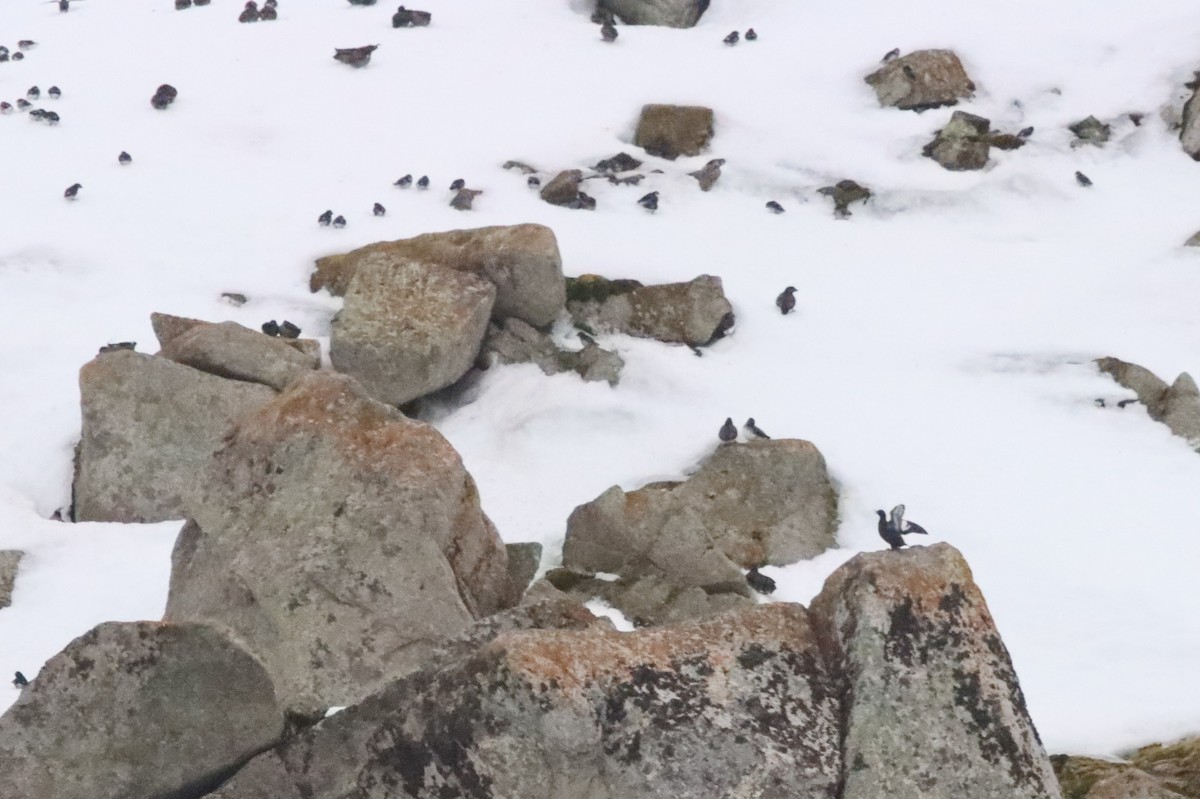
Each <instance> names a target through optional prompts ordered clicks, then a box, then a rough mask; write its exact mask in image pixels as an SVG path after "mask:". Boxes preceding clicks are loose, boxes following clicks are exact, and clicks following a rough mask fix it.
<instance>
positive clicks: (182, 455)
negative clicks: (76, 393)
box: [74, 350, 275, 522]
mask: <svg viewBox="0 0 1200 799" xmlns="http://www.w3.org/2000/svg"><path fill="white" fill-rule="evenodd" d="M79 390H80V395H81V406H82V415H83V429H82V433H81V437H80V441H79V449H78V455H77V463H76V475H75V486H74V499H75V519H76V520H77V521H96V522H160V521H164V520H166V519H181V518H183V517H184V516H186V515H187V509H188V507H189V505H188V503H189V500H190V499H191V498H192V496H193V494H194V493H195V492H196V490H197V489H198V487H199V483H198V481H197V480H196V475H197V474H200V473H201V472H203V470H204V469H205V467H206V466H207V465H208V462H209V460H210V459H211V457H212V454H213V452H215V451H216V450H217V448H218V447H220V446H221V440H222V439H223V438H224V436H225V434H226V433H228V432H229V430H230V428H231V427H232V426H233V424H234V422H236V421H237V420H238V419H239V418H241V417H242V416H243V415H245V414H246V413H248V412H250V411H252V410H254V409H256V408H260V407H262V406H263V405H265V404H266V403H267V402H269V401H270V400H271V399H272V398H274V397H275V392H274V391H272V390H271V389H269V388H267V387H265V386H258V385H254V384H252V383H241V382H236V381H233V380H225V379H222V378H219V377H215V376H213V375H209V374H205V373H204V372H200V371H198V370H196V369H192V368H191V367H188V366H183V365H181V364H177V363H174V362H172V361H169V360H167V359H165V358H157V357H153V356H150V355H143V354H141V353H137V352H133V351H131V350H121V351H117V352H110V353H105V354H102V355H98V356H96V358H95V359H94V360H92V361H91V362H90V363H87V364H85V365H84V366H83V368H82V369H80V371H79Z"/></svg>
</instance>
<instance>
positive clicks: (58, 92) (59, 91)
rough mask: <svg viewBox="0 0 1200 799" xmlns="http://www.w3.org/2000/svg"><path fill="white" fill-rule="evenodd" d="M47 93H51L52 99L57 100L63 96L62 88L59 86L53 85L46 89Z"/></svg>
mask: <svg viewBox="0 0 1200 799" xmlns="http://www.w3.org/2000/svg"><path fill="white" fill-rule="evenodd" d="M46 94H48V95H50V99H51V100H57V99H58V98H60V97H62V89H60V88H58V87H57V86H51V87H50V88H49V89H47V90H46Z"/></svg>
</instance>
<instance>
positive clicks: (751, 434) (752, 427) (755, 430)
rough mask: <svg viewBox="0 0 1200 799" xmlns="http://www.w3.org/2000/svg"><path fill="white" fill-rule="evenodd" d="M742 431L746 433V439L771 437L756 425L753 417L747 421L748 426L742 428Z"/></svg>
mask: <svg viewBox="0 0 1200 799" xmlns="http://www.w3.org/2000/svg"><path fill="white" fill-rule="evenodd" d="M742 430H744V431H746V437H747V438H750V439H754V438H770V436H769V435H767V434H766V433H764V432H763V431H762V428H760V427H759V426H758V425H756V424H755V423H754V417H753V416H751V417H750V418H749V419H747V420H746V424H745V425H743V426H742Z"/></svg>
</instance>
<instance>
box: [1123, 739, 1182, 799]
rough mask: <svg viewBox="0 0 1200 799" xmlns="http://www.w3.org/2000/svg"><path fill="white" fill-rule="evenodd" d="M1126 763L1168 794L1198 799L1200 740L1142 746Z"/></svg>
mask: <svg viewBox="0 0 1200 799" xmlns="http://www.w3.org/2000/svg"><path fill="white" fill-rule="evenodd" d="M1129 759H1130V761H1131V762H1132V763H1133V764H1134V765H1135V766H1137V767H1138V768H1140V769H1142V770H1143V771H1146V772H1147V773H1149V774H1151V775H1153V776H1155V777H1157V778H1158V779H1160V780H1162V781H1163V783H1164V785H1166V786H1167V787H1168V788H1170V789H1171V790H1174V791H1177V792H1178V793H1180V794H1182V795H1184V796H1187V797H1190V799H1200V736H1193V737H1190V738H1184V739H1183V740H1182V741H1176V742H1175V743H1172V744H1151V745H1150V746H1143V747H1142V748H1141V749H1139V750H1137V751H1136V752H1134V753H1133V755H1132V756H1130V758H1129Z"/></svg>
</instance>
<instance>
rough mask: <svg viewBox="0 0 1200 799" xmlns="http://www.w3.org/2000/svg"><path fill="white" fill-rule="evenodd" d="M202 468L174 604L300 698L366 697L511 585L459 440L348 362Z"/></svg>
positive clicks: (303, 383) (295, 387) (270, 411)
mask: <svg viewBox="0 0 1200 799" xmlns="http://www.w3.org/2000/svg"><path fill="white" fill-rule="evenodd" d="M202 475H203V478H202V479H200V480H199V482H201V483H202V485H203V491H202V493H201V496H200V497H199V500H198V501H197V502H196V504H195V511H194V513H193V514H192V519H191V521H189V522H188V524H187V525H186V526H185V528H184V530H183V532H182V533H180V536H179V540H178V541H177V542H176V545H175V551H174V554H173V555H172V568H171V589H170V596H169V599H168V602H167V614H166V617H167V619H168V620H172V621H176V620H181V621H182V620H188V621H191V620H195V621H207V622H211V623H215V624H222V625H226V626H228V627H229V628H230V629H232V630H233V631H234V632H235V633H236V634H237V636H238V637H239V640H242V641H244V642H245V643H246V645H247V646H248V647H249V648H250V649H251V650H252V651H254V652H255V653H256V654H258V655H259V656H260V657H261V658H262V659H263V662H264V663H265V664H266V667H267V670H268V672H269V673H270V674H271V676H272V678H273V679H274V681H275V686H276V691H277V692H278V693H279V696H280V700H281V701H282V702H283V703H284V705H285V706H286V707H288V708H291V709H294V710H298V711H302V712H304V713H311V712H314V711H317V712H321V711H323V710H324V709H325V708H327V707H329V706H331V705H348V704H352V703H354V702H357V701H359V700H360V699H362V698H363V697H364V696H366V695H367V694H369V693H371V692H372V691H374V690H377V689H378V688H380V687H381V686H382V685H384V684H385V683H386V682H387V681H388V680H389V679H390V678H392V677H394V676H397V675H399V674H403V673H407V672H408V671H411V670H412V669H414V668H416V667H417V666H418V665H420V664H421V663H422V662H423V660H424V659H425V658H426V657H427V656H428V655H429V654H430V653H431V651H433V650H434V648H435V647H436V645H437V644H438V642H440V641H442V640H444V639H446V638H448V637H451V636H454V635H456V634H458V633H460V632H462V631H463V630H465V629H466V628H467V627H468V626H469V625H470V624H471V623H472V622H473V621H474V620H475V619H477V618H481V617H483V616H487V615H489V614H491V613H494V612H496V611H497V610H500V609H501V608H502V607H503V606H504V604H505V603H506V601H507V600H509V598H510V596H511V593H512V592H511V590H510V582H509V581H510V578H509V575H508V566H507V560H506V554H505V549H504V545H503V543H502V542H501V540H500V537H499V536H498V535H497V533H496V530H495V528H494V527H493V526H492V524H491V522H490V521H489V520H488V519H487V517H486V516H485V515H484V514H483V511H482V509H481V508H480V506H479V492H478V490H477V489H476V487H475V483H474V481H473V480H472V479H471V476H470V475H469V474H468V473H467V471H466V469H465V468H464V467H463V464H462V461H461V459H460V458H459V457H458V454H457V453H456V452H455V451H454V449H453V448H452V447H451V446H450V444H449V443H448V442H447V441H446V440H445V439H444V438H442V436H441V435H440V434H438V432H437V431H436V430H434V429H433V428H432V427H430V426H428V425H425V424H422V423H420V422H416V421H413V420H410V419H408V418H406V417H405V416H404V415H403V414H401V413H400V412H399V411H397V410H395V409H393V408H389V407H388V406H386V405H383V404H382V403H379V402H376V401H374V400H373V399H371V398H370V397H368V395H367V394H366V392H365V391H364V390H363V388H362V387H361V386H360V385H358V383H357V382H356V381H354V380H353V379H352V378H349V377H347V376H345V375H335V374H330V373H328V372H314V373H313V374H311V375H309V376H306V377H303V378H301V379H300V380H298V381H296V382H295V383H293V384H292V385H291V386H290V387H289V388H288V389H287V390H286V391H285V392H284V393H283V394H281V395H280V396H279V397H278V399H276V400H275V401H274V402H271V403H270V404H268V405H266V406H264V407H263V408H261V409H260V410H259V411H258V412H256V413H254V414H251V415H250V416H248V417H247V418H246V419H245V420H244V421H243V423H242V424H240V425H239V426H238V427H237V429H236V430H235V431H234V432H233V433H232V434H231V435H230V436H229V437H228V438H227V439H226V445H225V447H224V448H223V449H222V450H221V451H220V452H218V453H217V454H216V455H215V456H214V457H213V458H212V462H211V464H210V466H209V468H208V469H206V470H204V471H203V472H202Z"/></svg>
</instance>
